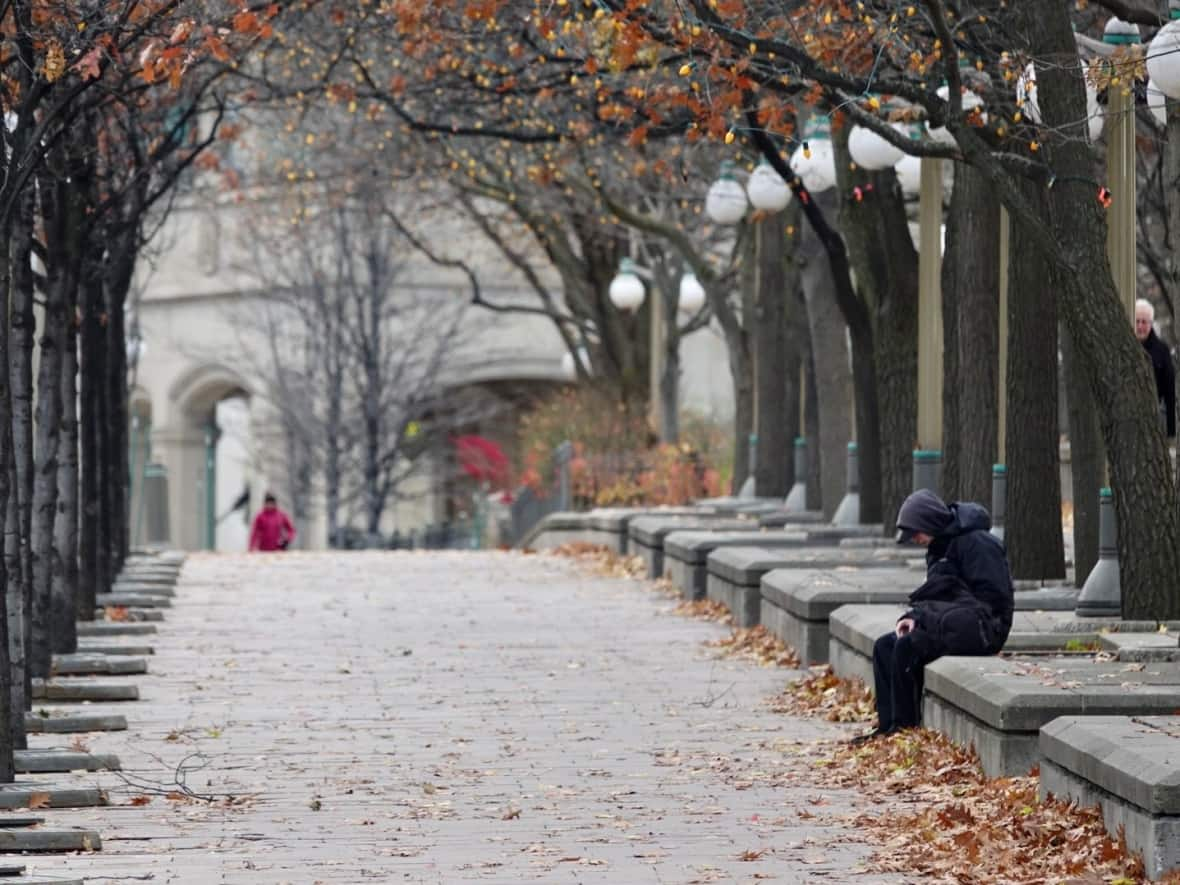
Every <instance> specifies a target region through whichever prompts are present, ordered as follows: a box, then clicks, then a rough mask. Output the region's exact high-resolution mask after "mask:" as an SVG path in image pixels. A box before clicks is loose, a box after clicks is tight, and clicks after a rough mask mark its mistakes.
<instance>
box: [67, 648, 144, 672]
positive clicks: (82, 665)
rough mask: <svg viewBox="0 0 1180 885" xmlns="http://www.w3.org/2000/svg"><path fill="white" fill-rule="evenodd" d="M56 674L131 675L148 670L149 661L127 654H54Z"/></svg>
mask: <svg viewBox="0 0 1180 885" xmlns="http://www.w3.org/2000/svg"><path fill="white" fill-rule="evenodd" d="M51 672H52V675H54V676H130V675H137V674H140V673H146V672H147V661H145V660H144V659H143V658H133V657H129V656H127V655H102V654H93V653H82V652H79V653H78V654H72V655H54V656H53V661H52V664H51Z"/></svg>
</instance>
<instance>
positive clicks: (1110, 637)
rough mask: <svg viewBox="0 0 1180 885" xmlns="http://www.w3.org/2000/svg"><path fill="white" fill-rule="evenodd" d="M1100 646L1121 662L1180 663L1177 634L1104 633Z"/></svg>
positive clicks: (1099, 639)
mask: <svg viewBox="0 0 1180 885" xmlns="http://www.w3.org/2000/svg"><path fill="white" fill-rule="evenodd" d="M1098 645H1099V647H1100V648H1101V649H1102V651H1105V652H1110V653H1112V654H1113V655H1114V656H1115V658H1116V659H1117V660H1120V661H1127V662H1138V661H1180V640H1178V639H1177V636H1176V634H1175V633H1160V632H1158V631H1157V632H1154V633H1103V634H1102V635H1101V636H1099V637H1098Z"/></svg>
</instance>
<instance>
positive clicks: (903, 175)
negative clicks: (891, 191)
mask: <svg viewBox="0 0 1180 885" xmlns="http://www.w3.org/2000/svg"><path fill="white" fill-rule="evenodd" d="M893 171H894V172H896V173H897V182H898V184H900V185H901V192H902V193H903V194H905V195H906V196H907V197H912V196H914V195H916V194H917V193H918V192H919V191H920V190H921V189H922V159H921V157H915V156H913V155H912V154H906V155H905V156H904V157H902V158H901V159H900V160H898V161H897V165H896V166H894V167H893Z"/></svg>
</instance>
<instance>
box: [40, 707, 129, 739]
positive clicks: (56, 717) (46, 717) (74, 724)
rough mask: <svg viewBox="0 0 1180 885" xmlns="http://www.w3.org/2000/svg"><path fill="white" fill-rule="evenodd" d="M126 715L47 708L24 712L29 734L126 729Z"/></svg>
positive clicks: (83, 732) (84, 732)
mask: <svg viewBox="0 0 1180 885" xmlns="http://www.w3.org/2000/svg"><path fill="white" fill-rule="evenodd" d="M126 730H127V717H125V716H117V715H113V714H110V713H94V714H77V715H74V714H63V713H61V712H54V711H49V710H34V711H33V712H31V713H25V731H26V732H28V733H29V734H86V733H88V732H92V731H126Z"/></svg>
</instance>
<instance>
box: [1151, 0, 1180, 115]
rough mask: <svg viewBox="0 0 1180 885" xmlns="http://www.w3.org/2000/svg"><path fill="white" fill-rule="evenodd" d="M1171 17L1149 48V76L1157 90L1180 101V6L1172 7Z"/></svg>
mask: <svg viewBox="0 0 1180 885" xmlns="http://www.w3.org/2000/svg"><path fill="white" fill-rule="evenodd" d="M1171 16H1172V20H1171V21H1170V22H1168V23H1167V24H1166V25H1164V26H1163V27H1162V28H1160V29H1159V31H1157V32H1156V35H1155V36H1154V37H1152V38H1151V43H1149V44H1148V46H1147V76H1148V78H1149V79H1150V80H1151V82H1152V83H1154V84H1155V88H1156V89H1158V90H1159V91H1160V92H1162V93H1163V94H1164V95H1166V96H1167V97H1168V98H1171V99H1175V100H1176V101H1180V6H1177V5H1176V4H1173V5H1172V9H1171Z"/></svg>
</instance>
